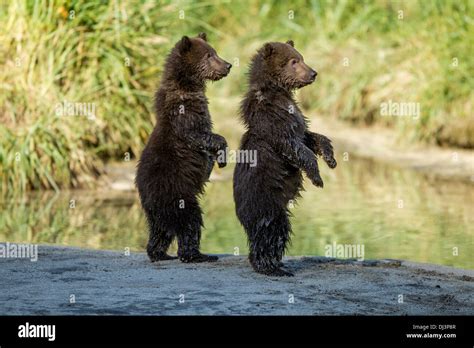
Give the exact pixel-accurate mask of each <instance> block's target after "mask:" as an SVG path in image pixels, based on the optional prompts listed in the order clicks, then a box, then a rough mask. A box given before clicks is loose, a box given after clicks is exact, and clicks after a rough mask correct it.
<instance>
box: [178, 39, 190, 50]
mask: <svg viewBox="0 0 474 348" xmlns="http://www.w3.org/2000/svg"><path fill="white" fill-rule="evenodd" d="M178 47H179V52H180V53H184V52H187V51H189V50H190V49H191V39H190V38H189V37H187V36H183V37H182V39H181V41H180V42H179V46H178Z"/></svg>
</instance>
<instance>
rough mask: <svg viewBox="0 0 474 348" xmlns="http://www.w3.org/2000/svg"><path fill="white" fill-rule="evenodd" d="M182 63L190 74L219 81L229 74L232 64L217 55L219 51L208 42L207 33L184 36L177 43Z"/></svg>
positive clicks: (202, 78)
mask: <svg viewBox="0 0 474 348" xmlns="http://www.w3.org/2000/svg"><path fill="white" fill-rule="evenodd" d="M175 48H176V49H177V51H178V53H179V56H180V57H181V63H182V64H184V65H185V66H184V67H183V68H185V69H186V71H187V72H188V74H196V77H198V78H199V79H201V80H212V81H217V80H220V79H221V78H223V77H225V76H227V75H228V74H229V72H230V68H231V67H232V64H230V63H228V62H226V61H225V60H224V59H222V58H221V57H219V56H218V55H217V52H216V50H215V49H214V48H212V47H211V46H210V45H209V44H208V43H207V36H206V33H200V34H199V35H198V36H197V37H195V38H189V37H187V36H183V38H182V39H181V40H180V41H179V42H178V43H177V44H176V46H175Z"/></svg>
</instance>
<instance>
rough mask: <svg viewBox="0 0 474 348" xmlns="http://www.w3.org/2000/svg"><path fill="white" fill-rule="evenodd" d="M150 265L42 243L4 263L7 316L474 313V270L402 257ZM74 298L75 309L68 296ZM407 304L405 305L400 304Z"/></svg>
mask: <svg viewBox="0 0 474 348" xmlns="http://www.w3.org/2000/svg"><path fill="white" fill-rule="evenodd" d="M219 256H220V258H219V260H218V261H217V262H215V263H201V264H184V263H181V262H179V261H177V260H173V261H163V262H160V263H150V262H149V261H148V258H147V256H146V254H145V253H135V252H133V253H131V254H130V255H129V256H126V255H125V254H124V253H123V252H117V251H102V250H88V249H80V248H74V247H56V246H49V245H40V246H39V255H38V261H37V262H31V261H29V260H25V259H0V263H1V266H0V276H2V277H3V278H5V279H8V280H9V281H8V282H2V283H1V284H0V313H1V314H2V315H98V314H99V315H100V314H102V315H473V314H474V270H463V269H457V268H452V267H447V266H438V265H432V264H420V263H415V262H409V261H400V260H364V261H355V260H342V259H332V258H325V257H304V256H299V257H296V256H294V257H286V258H285V259H284V262H285V264H286V265H287V267H288V269H290V270H291V271H292V272H294V273H295V277H291V278H287V277H283V278H278V277H266V276H263V275H260V274H257V273H255V272H253V270H252V269H251V267H250V265H249V264H248V261H247V258H246V257H245V256H233V255H219ZM72 296H74V299H75V303H71V301H70V299H71V298H72ZM400 301H402V302H400Z"/></svg>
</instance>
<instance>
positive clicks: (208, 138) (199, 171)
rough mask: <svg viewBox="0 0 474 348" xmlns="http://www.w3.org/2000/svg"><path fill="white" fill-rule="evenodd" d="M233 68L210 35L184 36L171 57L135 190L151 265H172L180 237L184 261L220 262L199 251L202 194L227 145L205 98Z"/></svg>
mask: <svg viewBox="0 0 474 348" xmlns="http://www.w3.org/2000/svg"><path fill="white" fill-rule="evenodd" d="M231 67H232V65H231V64H229V63H227V62H226V61H224V60H223V59H221V58H220V57H219V56H218V55H217V53H216V51H215V50H214V49H213V48H212V47H211V46H210V45H209V44H208V43H207V39H206V34H204V33H201V34H199V35H198V37H196V38H189V37H187V36H184V37H183V38H182V39H181V40H180V41H179V42H178V43H177V44H176V45H175V47H174V48H173V49H172V51H171V53H170V54H169V56H168V58H167V60H166V63H165V69H164V73H163V77H162V81H161V85H160V88H159V89H158V91H157V92H156V95H155V110H156V115H157V123H156V126H155V128H154V130H153V132H152V134H151V136H150V139H149V141H148V143H147V145H146V147H145V149H144V150H143V153H142V155H141V158H140V161H139V163H138V168H137V176H136V185H137V188H138V192H139V195H140V201H141V204H142V207H143V210H144V211H145V214H146V218H147V222H148V228H149V241H148V245H147V253H148V256H149V258H150V260H151V261H152V262H153V261H158V260H168V259H174V258H176V257H172V256H169V255H168V254H167V250H168V248H169V246H170V244H171V242H172V241H173V239H174V238H175V237H176V238H177V240H178V257H179V259H180V260H181V261H183V262H205V261H216V260H217V257H216V256H208V255H204V254H201V253H200V251H199V246H200V240H201V227H202V226H203V221H202V212H201V208H200V207H199V203H198V196H199V195H200V194H202V193H203V189H204V185H205V183H206V182H207V180H208V178H209V175H210V173H211V170H212V168H213V166H214V161H215V160H217V161H218V165H219V166H220V167H223V166H225V165H226V163H225V162H224V161H221V160H220V158H219V159H218V158H217V157H218V156H217V153H218V152H219V151H225V148H226V147H227V143H226V140H225V139H224V138H223V137H222V136H220V135H218V134H214V133H212V131H211V129H212V122H211V117H210V115H209V110H208V101H207V99H206V96H205V84H206V81H207V80H211V81H217V80H220V79H221V78H223V77H225V76H226V75H227V74H228V73H229V71H230V68H231Z"/></svg>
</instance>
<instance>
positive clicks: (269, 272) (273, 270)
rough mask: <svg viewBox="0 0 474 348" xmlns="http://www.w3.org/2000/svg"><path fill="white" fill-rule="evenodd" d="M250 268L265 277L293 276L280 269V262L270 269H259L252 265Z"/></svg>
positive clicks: (281, 264)
mask: <svg viewBox="0 0 474 348" xmlns="http://www.w3.org/2000/svg"><path fill="white" fill-rule="evenodd" d="M252 267H253V269H254V270H255V272H257V273H260V274H264V275H267V276H273V277H293V276H294V274H293V273H291V272H289V271H285V270H284V269H282V268H281V267H283V262H281V261H280V262H278V263H277V266H271V267H261V266H260V267H259V266H255V265H252Z"/></svg>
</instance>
